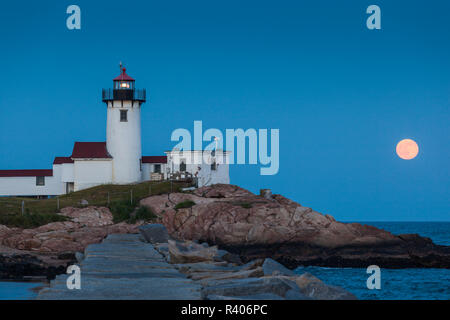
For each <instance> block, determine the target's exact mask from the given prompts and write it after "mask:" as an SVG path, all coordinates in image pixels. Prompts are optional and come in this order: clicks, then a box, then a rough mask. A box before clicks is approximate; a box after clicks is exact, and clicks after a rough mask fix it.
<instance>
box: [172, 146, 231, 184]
mask: <svg viewBox="0 0 450 320" xmlns="http://www.w3.org/2000/svg"><path fill="white" fill-rule="evenodd" d="M166 154H167V165H168V167H169V170H170V172H171V173H175V172H179V171H180V163H181V160H182V159H184V160H186V171H187V172H189V173H191V174H192V175H194V176H195V174H197V178H198V186H199V187H202V186H205V185H211V184H216V183H224V184H229V183H230V173H229V156H230V152H228V151H216V154H215V156H214V157H213V156H212V155H211V152H210V151H169V152H166ZM212 159H215V160H216V164H217V165H216V170H211V162H212Z"/></svg>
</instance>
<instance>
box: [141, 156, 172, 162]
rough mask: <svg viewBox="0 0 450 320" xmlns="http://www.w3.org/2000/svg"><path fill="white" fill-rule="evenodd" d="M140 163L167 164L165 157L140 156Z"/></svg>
mask: <svg viewBox="0 0 450 320" xmlns="http://www.w3.org/2000/svg"><path fill="white" fill-rule="evenodd" d="M142 163H167V157H166V156H142Z"/></svg>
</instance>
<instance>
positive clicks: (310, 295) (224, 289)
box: [147, 228, 356, 300]
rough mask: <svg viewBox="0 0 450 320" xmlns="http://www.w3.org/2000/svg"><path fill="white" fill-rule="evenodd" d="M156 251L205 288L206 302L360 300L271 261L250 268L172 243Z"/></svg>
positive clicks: (202, 248)
mask: <svg viewBox="0 0 450 320" xmlns="http://www.w3.org/2000/svg"><path fill="white" fill-rule="evenodd" d="M147 230H152V228H148V229H147ZM154 230H156V229H154ZM158 232H159V231H158ZM155 248H156V250H157V251H158V252H159V253H161V254H162V256H164V257H165V259H166V260H167V261H168V262H170V263H172V264H173V265H174V266H175V267H176V268H177V269H178V271H179V272H181V273H183V274H185V275H186V276H187V278H188V279H191V280H193V281H194V283H198V284H200V285H201V288H202V289H201V293H202V294H201V297H202V299H207V300H247V299H256V300H261V299H275V300H276V299H284V300H310V299H313V300H347V299H356V297H355V296H354V295H352V294H351V293H349V292H347V291H345V290H344V289H342V288H338V287H334V286H328V285H326V284H325V283H323V282H322V281H321V280H319V279H318V278H316V277H314V276H313V275H311V274H308V273H305V274H303V275H297V274H295V273H294V272H293V271H291V270H289V269H287V268H286V267H284V266H283V265H281V264H280V263H278V262H276V261H274V260H273V259H270V258H266V259H257V260H253V261H250V262H248V263H246V264H242V263H241V262H230V261H226V260H223V259H222V258H221V257H224V256H227V254H225V252H226V251H225V250H221V249H218V247H217V246H209V245H208V244H207V243H201V244H199V243H196V242H193V241H174V240H169V241H168V244H165V243H159V244H156V245H155ZM220 251H221V252H222V254H219V252H220Z"/></svg>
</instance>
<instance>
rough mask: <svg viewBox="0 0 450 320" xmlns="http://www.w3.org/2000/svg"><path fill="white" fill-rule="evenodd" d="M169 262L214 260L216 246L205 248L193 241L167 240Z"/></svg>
mask: <svg viewBox="0 0 450 320" xmlns="http://www.w3.org/2000/svg"><path fill="white" fill-rule="evenodd" d="M169 254H170V263H191V262H203V261H214V257H215V256H216V255H217V246H213V247H208V248H205V247H204V246H202V245H201V244H198V243H195V242H193V241H187V242H177V241H174V240H169Z"/></svg>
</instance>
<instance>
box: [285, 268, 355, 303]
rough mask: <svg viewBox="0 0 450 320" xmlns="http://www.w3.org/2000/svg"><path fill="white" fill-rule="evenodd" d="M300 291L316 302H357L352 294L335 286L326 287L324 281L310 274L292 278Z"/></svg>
mask: <svg viewBox="0 0 450 320" xmlns="http://www.w3.org/2000/svg"><path fill="white" fill-rule="evenodd" d="M291 279H292V280H293V281H295V283H296V284H297V286H298V287H299V288H300V291H301V292H302V293H303V294H304V295H305V296H307V297H309V298H312V299H314V300H356V299H357V298H356V297H355V296H354V295H353V294H351V293H350V292H348V291H346V290H344V289H342V288H339V287H335V286H329V285H326V284H325V283H324V282H323V281H321V280H320V279H318V278H316V277H315V276H313V275H312V274H310V273H304V274H302V275H301V276H299V277H295V278H291Z"/></svg>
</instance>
